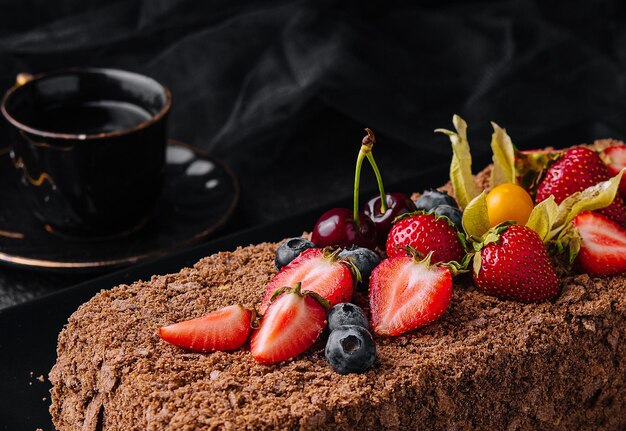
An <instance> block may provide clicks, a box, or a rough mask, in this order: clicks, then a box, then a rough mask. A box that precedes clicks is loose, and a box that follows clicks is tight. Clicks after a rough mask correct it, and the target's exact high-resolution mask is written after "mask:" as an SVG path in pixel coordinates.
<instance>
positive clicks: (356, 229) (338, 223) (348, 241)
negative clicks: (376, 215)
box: [311, 208, 376, 249]
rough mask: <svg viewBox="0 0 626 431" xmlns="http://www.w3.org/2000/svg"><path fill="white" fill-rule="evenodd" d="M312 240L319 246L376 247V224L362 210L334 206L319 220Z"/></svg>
mask: <svg viewBox="0 0 626 431" xmlns="http://www.w3.org/2000/svg"><path fill="white" fill-rule="evenodd" d="M311 240H312V241H313V242H314V243H315V244H317V245H318V246H319V247H329V246H337V247H350V246H352V245H356V246H359V247H365V248H371V249H374V248H375V247H376V226H374V222H373V221H372V220H371V219H370V218H369V217H368V216H366V215H365V214H363V213H362V212H360V211H359V212H356V213H353V211H352V210H350V209H348V208H333V209H330V210H328V211H326V212H325V213H324V214H322V216H321V217H320V218H319V220H317V223H316V224H315V227H314V228H313V232H312V234H311Z"/></svg>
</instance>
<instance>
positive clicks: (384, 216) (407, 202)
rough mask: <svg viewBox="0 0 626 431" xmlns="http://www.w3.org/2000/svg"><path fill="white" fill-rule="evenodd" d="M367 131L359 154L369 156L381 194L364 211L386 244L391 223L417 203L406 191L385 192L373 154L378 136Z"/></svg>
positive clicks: (382, 242) (410, 210)
mask: <svg viewBox="0 0 626 431" xmlns="http://www.w3.org/2000/svg"><path fill="white" fill-rule="evenodd" d="M365 131H366V132H367V136H365V137H364V138H363V142H362V144H361V152H359V156H360V155H361V153H363V155H364V157H366V158H367V160H368V162H369V163H370V165H371V166H372V169H373V170H374V175H375V176H376V182H377V183H378V190H379V192H380V195H379V196H376V197H374V198H372V199H370V200H369V201H368V202H367V203H366V204H365V209H364V210H363V213H364V214H365V215H367V216H368V217H369V218H370V219H371V220H372V221H373V222H374V225H375V226H376V233H377V236H378V239H379V241H380V243H381V244H384V243H385V241H386V239H387V235H388V234H389V231H390V230H391V225H392V224H393V221H394V220H395V219H396V217H398V216H400V215H402V214H405V213H408V212H412V211H415V204H414V203H413V201H412V200H411V198H410V197H409V196H408V195H406V194H404V193H397V192H394V193H385V188H384V186H383V178H382V175H381V174H380V170H379V169H378V165H377V164H376V160H374V155H373V154H372V148H373V146H374V144H375V143H376V137H375V136H374V133H373V132H372V131H371V130H370V129H368V128H366V129H365ZM358 163H359V159H357V166H358ZM361 163H362V158H361ZM356 203H357V202H356V200H355V204H356Z"/></svg>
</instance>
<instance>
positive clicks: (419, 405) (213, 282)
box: [50, 172, 626, 431]
mask: <svg viewBox="0 0 626 431" xmlns="http://www.w3.org/2000/svg"><path fill="white" fill-rule="evenodd" d="M477 178H478V180H479V181H481V182H484V181H486V180H485V178H488V173H487V172H483V173H481V174H479V175H478V177H477ZM276 247H277V245H276V244H268V243H264V244H259V245H251V246H248V247H242V248H239V249H237V250H236V251H235V252H232V253H230V252H223V253H217V254H215V255H212V256H209V257H207V258H204V259H202V260H201V261H200V262H198V263H197V264H196V265H195V266H194V267H193V268H185V269H183V270H181V271H180V272H179V273H178V274H169V275H161V276H153V277H152V279H151V280H150V281H138V282H136V283H133V284H131V285H122V286H118V287H115V288H113V289H111V290H104V291H102V292H100V293H99V294H98V295H96V296H95V297H94V298H92V299H91V300H90V301H89V302H87V303H85V304H83V305H82V306H81V307H80V308H79V309H78V310H77V311H76V312H75V313H74V314H73V315H72V316H71V317H70V319H69V322H68V324H67V326H66V327H65V328H64V329H63V331H62V332H61V334H60V336H59V343H58V349H57V354H58V359H57V363H56V365H55V366H54V368H53V369H52V371H51V372H50V380H51V382H52V383H53V388H52V390H51V394H52V405H51V407H50V412H51V414H52V418H53V421H54V424H55V426H56V427H57V428H58V429H59V430H61V431H63V430H75V429H83V430H86V431H88V430H97V429H102V430H135V429H137V430H139V429H141V430H146V429H147V430H161V429H171V430H195V429H254V430H258V429H355V428H359V429H415V428H416V427H420V428H425V429H442V430H443V429H457V430H462V429H503V430H504V429H510V430H516V429H519V430H522V429H544V430H557V429H559V430H560V429H606V430H617V429H624V428H626V416H625V415H624V414H623V412H624V411H625V410H626V375H625V373H624V369H626V344H625V343H624V342H623V339H624V336H625V332H626V276H624V275H621V276H615V277H610V278H593V277H590V276H588V275H584V274H583V275H569V276H567V277H564V278H563V279H562V293H561V295H560V296H559V297H558V298H557V300H555V301H554V302H553V303H544V304H520V303H516V302H512V301H501V300H498V299H496V298H493V297H490V296H487V295H484V294H482V293H480V292H478V291H477V290H476V289H475V288H474V287H473V286H472V285H471V283H470V278H469V277H467V276H466V277H460V278H459V279H458V280H457V283H456V284H455V287H454V294H453V299H452V303H451V306H450V308H449V309H448V311H447V312H446V314H445V315H444V316H443V318H442V319H441V320H440V321H438V322H436V323H435V324H432V325H430V326H428V327H426V328H423V329H420V330H417V331H413V332H411V333H408V334H405V335H402V336H400V337H395V338H384V337H376V347H377V355H378V357H377V360H376V362H375V364H374V366H373V368H372V369H371V370H370V371H368V372H367V373H365V374H361V375H355V374H352V375H347V376H342V375H339V374H337V373H335V372H333V371H332V369H331V368H330V366H329V365H328V364H327V363H326V361H325V359H324V352H323V350H324V341H325V340H324V338H325V335H324V336H323V337H322V339H321V340H320V341H318V342H317V343H316V344H315V345H314V346H313V347H312V348H311V349H309V350H308V351H307V352H305V353H304V354H302V355H300V356H298V357H297V358H294V359H293V360H290V361H287V362H284V363H281V364H277V365H270V366H267V365H260V364H257V363H255V361H254V360H253V359H252V357H251V356H250V353H249V352H248V350H247V346H244V348H242V349H240V350H238V351H235V352H231V353H223V352H216V353H210V354H207V353H193V352H187V351H185V350H182V349H180V348H177V347H175V346H172V345H170V344H167V343H165V342H163V341H161V340H160V339H159V337H158V334H157V331H158V328H159V327H160V326H164V325H167V324H170V323H173V322H177V321H181V320H184V319H190V318H194V317H198V316H201V315H203V314H205V313H208V312H210V311H213V310H216V309H218V308H220V307H223V306H226V305H230V304H233V303H242V304H244V305H246V306H252V305H254V304H256V303H258V302H260V300H261V298H262V295H263V293H264V289H265V286H266V284H267V283H268V282H269V280H270V278H271V277H272V276H273V274H274V273H275V267H274V263H273V260H274V252H275V250H276ZM224 286H229V287H228V288H225V287H224ZM355 302H357V303H359V304H361V305H364V306H366V305H367V299H366V297H365V296H364V295H363V294H361V293H358V294H356V295H355Z"/></svg>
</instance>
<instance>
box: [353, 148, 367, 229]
mask: <svg viewBox="0 0 626 431" xmlns="http://www.w3.org/2000/svg"><path fill="white" fill-rule="evenodd" d="M364 158H365V153H363V148H362V147H361V151H359V155H358V156H357V158H356V170H355V171H354V208H353V212H352V219H353V220H354V224H355V225H356V227H357V228H359V227H361V222H360V221H359V183H360V182H361V167H362V166H363V159H364Z"/></svg>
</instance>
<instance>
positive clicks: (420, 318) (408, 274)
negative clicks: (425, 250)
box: [370, 252, 452, 335]
mask: <svg viewBox="0 0 626 431" xmlns="http://www.w3.org/2000/svg"><path fill="white" fill-rule="evenodd" d="M431 256H432V252H431V253H430V254H429V255H428V256H427V257H426V259H424V260H423V261H418V260H416V259H415V258H414V257H412V256H396V257H391V258H389V259H386V260H384V261H383V262H382V263H381V264H380V265H378V266H377V267H376V269H374V272H373V273H372V276H371V277H370V309H371V313H372V328H373V329H374V331H375V332H376V333H377V334H381V335H400V334H402V333H404V332H407V331H412V330H413V329H417V328H419V327H422V326H424V325H427V324H429V323H432V322H434V321H435V320H437V319H439V318H440V317H441V316H442V315H443V313H444V312H445V311H446V309H447V308H448V305H449V304H450V299H451V298H452V275H451V273H450V270H449V269H448V268H447V267H445V266H431V265H430V262H429V261H430V258H431Z"/></svg>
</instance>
